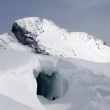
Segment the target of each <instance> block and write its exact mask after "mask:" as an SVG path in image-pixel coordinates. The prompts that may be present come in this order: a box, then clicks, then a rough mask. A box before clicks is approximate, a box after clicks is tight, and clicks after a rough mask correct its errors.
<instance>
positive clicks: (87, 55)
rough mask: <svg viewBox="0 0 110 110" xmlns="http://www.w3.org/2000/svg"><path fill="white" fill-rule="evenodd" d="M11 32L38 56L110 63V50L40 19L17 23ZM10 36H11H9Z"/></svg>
mask: <svg viewBox="0 0 110 110" xmlns="http://www.w3.org/2000/svg"><path fill="white" fill-rule="evenodd" d="M11 30H12V32H13V34H14V35H15V37H16V38H17V40H18V41H19V42H20V45H22V44H23V45H25V46H26V47H27V46H28V48H29V49H30V50H31V51H33V52H36V53H38V54H44V55H52V56H63V57H71V58H80V59H84V60H89V61H94V62H110V57H109V54H110V47H108V46H107V45H106V43H104V42H103V41H102V40H100V39H96V38H95V37H93V36H91V35H89V34H87V33H85V32H69V31H68V30H66V29H64V28H62V27H60V26H59V25H56V24H55V23H54V22H52V21H50V20H46V19H41V18H39V17H27V18H22V19H18V20H16V21H15V22H14V23H13V25H12V29H11ZM10 36H11V34H10Z"/></svg>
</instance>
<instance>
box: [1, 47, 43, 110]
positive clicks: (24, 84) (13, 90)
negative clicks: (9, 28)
mask: <svg viewBox="0 0 110 110" xmlns="http://www.w3.org/2000/svg"><path fill="white" fill-rule="evenodd" d="M33 70H36V72H38V71H39V70H40V63H39V61H38V59H37V58H36V57H35V56H34V55H32V54H29V53H25V52H21V51H14V50H4V49H0V94H3V95H5V96H7V97H9V98H11V99H13V100H15V101H17V102H19V103H21V104H24V105H25V106H28V107H31V108H33V109H38V108H40V110H44V108H43V106H42V105H41V104H40V103H39V100H38V99H37V96H36V91H37V83H36V80H35V78H34V75H33ZM0 104H2V103H0ZM5 106H7V105H5ZM12 108H13V106H12ZM10 109H11V108H10ZM15 109H16V108H15Z"/></svg>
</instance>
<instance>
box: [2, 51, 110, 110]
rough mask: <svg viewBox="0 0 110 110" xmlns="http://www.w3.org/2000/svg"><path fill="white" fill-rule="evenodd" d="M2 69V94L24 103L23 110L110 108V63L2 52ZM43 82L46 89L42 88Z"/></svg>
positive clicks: (99, 109) (95, 109)
mask: <svg viewBox="0 0 110 110" xmlns="http://www.w3.org/2000/svg"><path fill="white" fill-rule="evenodd" d="M6 61H7V62H6ZM0 65H1V66H0V75H1V76H0V94H2V95H5V96H8V97H9V98H11V99H13V100H15V101H17V102H20V104H21V108H22V104H23V105H24V106H28V107H31V108H33V109H35V110H36V109H39V110H56V109H58V110H109V108H110V80H109V79H110V70H109V67H110V63H93V62H88V61H84V60H78V59H68V58H61V57H52V56H43V55H36V54H30V53H27V52H21V51H15V50H4V49H0ZM88 66H89V67H88ZM96 67H97V68H96ZM100 67H101V69H102V70H103V71H102V70H100ZM42 72H43V74H45V75H42V74H41V73H42ZM53 73H54V74H53ZM105 73H106V74H105ZM39 77H40V78H39ZM47 77H48V78H47ZM45 79H46V80H45ZM52 79H53V80H52ZM38 80H39V81H38ZM41 80H42V81H44V82H45V83H44V84H46V87H44V88H43V87H41V83H39V82H40V81H41ZM48 82H50V83H48ZM40 89H45V90H44V91H43V93H42V92H41V91H39V90H40ZM48 90H49V93H48ZM38 92H39V93H38ZM37 93H38V95H39V96H37ZM43 96H45V97H43ZM48 99H49V100H48ZM50 99H51V101H50ZM39 100H40V101H39ZM10 101H11V100H10ZM2 103H3V102H2ZM0 104H1V103H0ZM5 104H6V103H5ZM9 104H10V103H9ZM5 106H6V105H5ZM12 107H14V106H12Z"/></svg>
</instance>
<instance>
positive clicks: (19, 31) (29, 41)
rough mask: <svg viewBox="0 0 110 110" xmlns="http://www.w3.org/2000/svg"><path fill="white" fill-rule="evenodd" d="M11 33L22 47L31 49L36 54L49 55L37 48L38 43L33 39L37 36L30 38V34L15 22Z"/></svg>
mask: <svg viewBox="0 0 110 110" xmlns="http://www.w3.org/2000/svg"><path fill="white" fill-rule="evenodd" d="M12 32H13V33H14V34H15V36H16V38H17V39H18V41H19V42H21V43H22V44H23V45H27V46H29V47H32V48H33V49H35V52H36V53H38V54H44V55H49V53H47V52H46V51H45V50H42V49H40V48H39V46H38V43H37V41H36V39H35V38H36V37H37V35H34V36H31V35H32V33H31V32H28V31H27V30H26V29H25V28H22V27H21V26H19V25H18V24H17V23H16V22H15V23H14V24H13V26H12Z"/></svg>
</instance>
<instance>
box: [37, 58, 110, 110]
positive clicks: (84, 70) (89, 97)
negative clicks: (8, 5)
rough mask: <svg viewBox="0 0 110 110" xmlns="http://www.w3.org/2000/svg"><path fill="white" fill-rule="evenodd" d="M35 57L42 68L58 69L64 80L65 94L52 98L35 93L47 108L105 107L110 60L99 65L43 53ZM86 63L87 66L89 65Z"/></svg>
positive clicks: (79, 109) (78, 109)
mask: <svg viewBox="0 0 110 110" xmlns="http://www.w3.org/2000/svg"><path fill="white" fill-rule="evenodd" d="M38 59H39V61H40V63H41V66H42V70H43V71H45V70H46V71H48V72H49V71H50V73H52V69H51V68H53V71H58V72H59V73H60V74H61V75H62V76H63V77H64V78H65V79H66V80H67V81H68V89H67V91H66V93H65V94H64V95H63V96H62V97H60V98H58V99H56V100H55V101H48V100H46V99H45V98H44V97H41V96H39V99H40V101H41V103H42V104H43V105H44V106H45V108H46V109H47V110H56V109H59V110H109V108H110V80H109V79H110V70H109V67H110V63H106V64H105V63H102V64H100V63H91V62H87V61H83V60H82V61H81V60H77V59H71V60H70V59H65V58H55V57H54V58H52V57H47V56H38ZM45 61H46V62H45ZM82 62H83V63H82ZM44 64H45V65H44ZM88 64H89V66H90V65H91V66H90V68H89V67H88ZM83 65H84V66H83ZM107 65H108V66H107ZM106 66H107V67H106ZM95 67H97V70H96V68H95ZM100 67H101V69H102V70H103V71H102V72H101V70H100ZM95 71H96V72H95ZM50 73H49V74H50ZM105 73H106V74H105ZM59 89H61V88H59Z"/></svg>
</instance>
